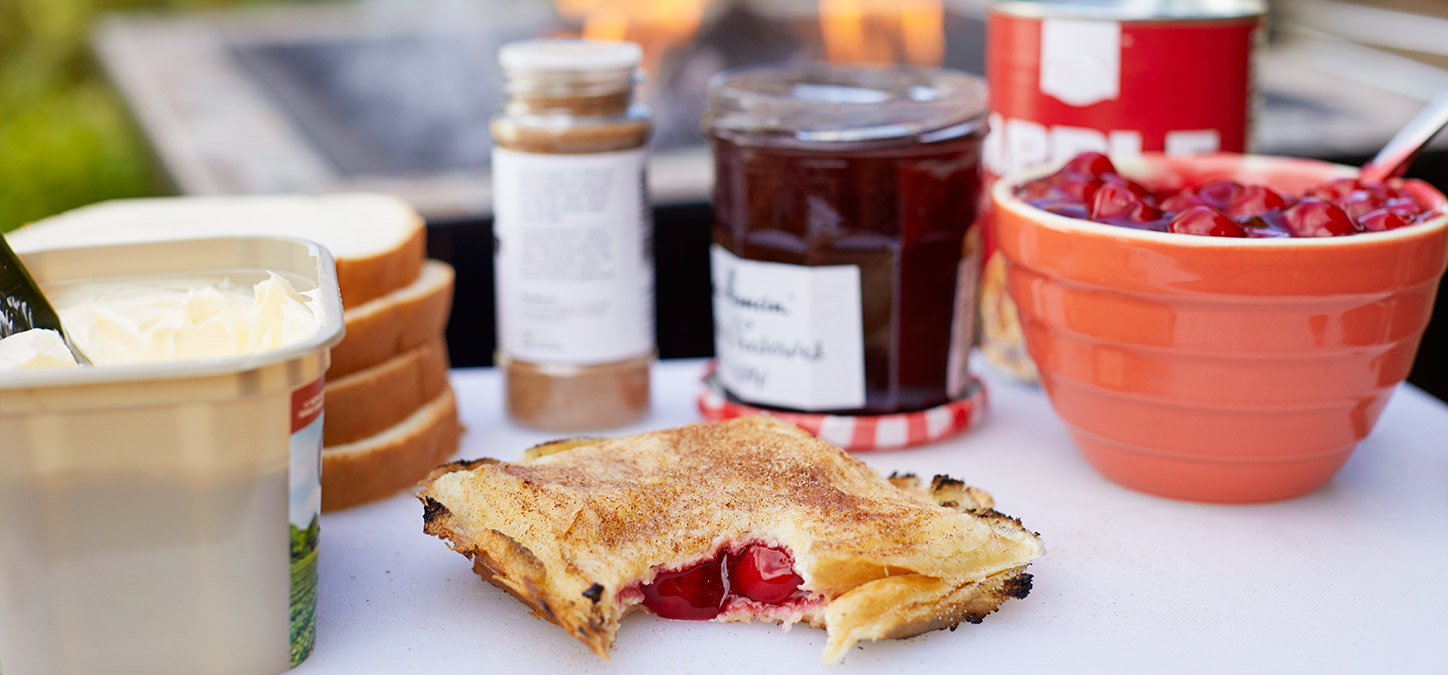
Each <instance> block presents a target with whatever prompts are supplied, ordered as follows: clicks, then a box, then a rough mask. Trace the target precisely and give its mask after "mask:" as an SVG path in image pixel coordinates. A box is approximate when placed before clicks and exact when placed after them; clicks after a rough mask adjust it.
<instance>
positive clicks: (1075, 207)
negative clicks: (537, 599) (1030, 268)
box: [1016, 152, 1442, 238]
mask: <svg viewBox="0 0 1448 675" xmlns="http://www.w3.org/2000/svg"><path fill="white" fill-rule="evenodd" d="M1304 194H1305V196H1302V197H1295V196H1290V195H1283V194H1280V193H1278V192H1276V191H1274V190H1272V189H1270V188H1267V187H1265V186H1262V185H1246V186H1243V185H1239V184H1238V183H1235V182H1233V181H1230V180H1211V181H1207V182H1203V183H1200V184H1197V185H1189V186H1187V187H1185V188H1181V189H1179V190H1175V191H1164V192H1161V193H1154V192H1152V191H1151V190H1149V189H1147V188H1146V187H1144V186H1142V185H1141V184H1138V183H1135V182H1132V181H1130V180H1128V179H1126V178H1123V177H1122V176H1121V175H1120V174H1117V173H1116V169H1115V167H1114V166H1112V164H1111V160H1109V159H1107V158H1106V156H1104V155H1102V154H1100V153H1094V152H1088V153H1083V154H1081V155H1077V156H1076V158H1075V159H1072V160H1071V161H1070V162H1068V163H1067V164H1066V166H1065V167H1064V168H1062V169H1061V170H1060V171H1058V172H1056V173H1054V174H1052V175H1050V176H1046V177H1044V178H1038V179H1036V180H1033V181H1030V182H1028V183H1026V184H1024V185H1022V186H1020V187H1018V188H1017V189H1016V195H1017V196H1018V197H1020V198H1021V199H1023V200H1025V201H1026V203H1028V204H1030V205H1032V206H1035V207H1036V208H1039V209H1042V210H1045V211H1050V212H1051V213H1055V214H1058V215H1061V216H1065V217H1067V218H1079V219H1087V220H1094V221H1096V222H1101V223H1107V224H1111V225H1120V226H1124V227H1132V228H1137V229H1145V230H1156V231H1159V232H1173V233H1178V234H1194V235H1204V236H1213V237H1253V238H1264V237H1336V236H1342V235H1346V234H1356V233H1358V232H1382V231H1386V230H1392V229H1397V228H1399V227H1405V226H1408V225H1412V224H1414V223H1420V222H1424V221H1426V220H1429V219H1430V218H1433V217H1435V216H1437V215H1440V214H1441V212H1442V209H1441V207H1435V206H1434V205H1435V204H1441V203H1442V202H1441V200H1442V196H1441V195H1440V194H1439V193H1438V191H1437V190H1434V189H1433V187H1432V186H1430V185H1428V184H1427V183H1424V182H1423V181H1420V180H1414V179H1406V180H1405V179H1397V178H1394V179H1390V180H1388V181H1385V182H1383V183H1364V182H1362V181H1361V180H1359V179H1357V178H1339V179H1336V180H1332V181H1329V182H1327V183H1324V184H1322V185H1318V186H1316V187H1313V188H1311V189H1309V190H1307V191H1306V192H1305V193H1304Z"/></svg>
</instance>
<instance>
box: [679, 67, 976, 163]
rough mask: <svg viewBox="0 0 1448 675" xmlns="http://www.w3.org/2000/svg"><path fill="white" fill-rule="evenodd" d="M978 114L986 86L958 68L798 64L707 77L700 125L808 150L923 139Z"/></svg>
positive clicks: (963, 129) (958, 127)
mask: <svg viewBox="0 0 1448 675" xmlns="http://www.w3.org/2000/svg"><path fill="white" fill-rule="evenodd" d="M985 111H986V86H985V81H984V80H982V79H981V78H979V77H976V76H974V75H970V74H967V73H963V72H960V71H958V70H950V69H945V68H927V67H920V66H891V67H860V66H836V65H831V64H827V63H818V62H799V63H786V64H772V65H764V66H747V67H744V68H735V69H731V70H726V71H724V72H721V73H719V74H718V75H716V76H714V78H713V79H712V80H710V82H709V111H708V113H706V114H705V116H704V120H703V127H704V131H705V132H706V133H713V134H718V133H726V134H730V135H734V134H748V135H763V136H766V137H770V138H771V139H772V140H774V141H776V142H784V143H790V144H804V145H811V146H814V145H817V144H829V143H847V144H856V143H861V142H870V141H885V140H894V139H910V140H914V141H919V142H928V141H929V140H931V139H932V138H934V137H942V138H944V137H951V136H957V135H960V134H962V133H968V132H970V131H973V130H974V129H976V128H983V126H984V117H985ZM922 137H924V138H922Z"/></svg>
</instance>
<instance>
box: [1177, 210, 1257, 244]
mask: <svg viewBox="0 0 1448 675" xmlns="http://www.w3.org/2000/svg"><path fill="white" fill-rule="evenodd" d="M1167 231H1168V232H1175V233H1177V234H1200V235H1204V236H1209V237H1245V236H1247V231H1246V230H1243V229H1242V226H1241V225H1238V224H1237V221H1235V220H1232V219H1231V218H1228V217H1226V216H1224V215H1222V214H1221V213H1220V212H1218V211H1217V210H1215V209H1213V208H1212V207H1210V206H1193V207H1192V208H1190V209H1187V210H1186V211H1183V212H1181V213H1179V214H1177V216H1176V217H1175V218H1172V219H1171V224H1170V225H1168V226H1167Z"/></svg>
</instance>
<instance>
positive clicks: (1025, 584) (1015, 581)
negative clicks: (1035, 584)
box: [1001, 572, 1031, 600]
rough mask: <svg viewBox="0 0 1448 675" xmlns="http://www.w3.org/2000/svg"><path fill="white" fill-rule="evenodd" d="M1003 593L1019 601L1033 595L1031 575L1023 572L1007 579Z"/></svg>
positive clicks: (1002, 588)
mask: <svg viewBox="0 0 1448 675" xmlns="http://www.w3.org/2000/svg"><path fill="white" fill-rule="evenodd" d="M1001 592H1002V593H1005V594H1006V595H1009V596H1011V597H1012V598H1016V599H1018V600H1019V599H1022V598H1025V597H1026V596H1027V595H1030V594H1031V575H1029V574H1026V573H1024V572H1023V573H1021V574H1017V575H1016V576H1013V577H1011V578H1009V579H1007V580H1006V583H1005V585H1003V586H1002V587H1001Z"/></svg>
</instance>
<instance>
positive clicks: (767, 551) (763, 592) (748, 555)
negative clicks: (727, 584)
mask: <svg viewBox="0 0 1448 675" xmlns="http://www.w3.org/2000/svg"><path fill="white" fill-rule="evenodd" d="M802 583H804V579H801V578H800V576H799V575H798V574H795V573H794V558H792V557H790V555H789V554H788V553H785V552H784V551H781V550H779V549H777V548H771V547H768V546H750V547H748V548H746V549H744V552H743V553H741V554H740V555H739V557H738V560H737V561H736V562H735V563H734V585H733V590H734V592H735V593H738V594H739V595H742V596H744V597H747V598H749V599H750V600H753V601H755V602H761V603H764V604H766V605H773V604H777V603H781V602H784V601H785V600H789V599H791V598H793V597H796V596H798V595H801V593H802V592H801V591H800V590H799V585H800V584H802Z"/></svg>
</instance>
